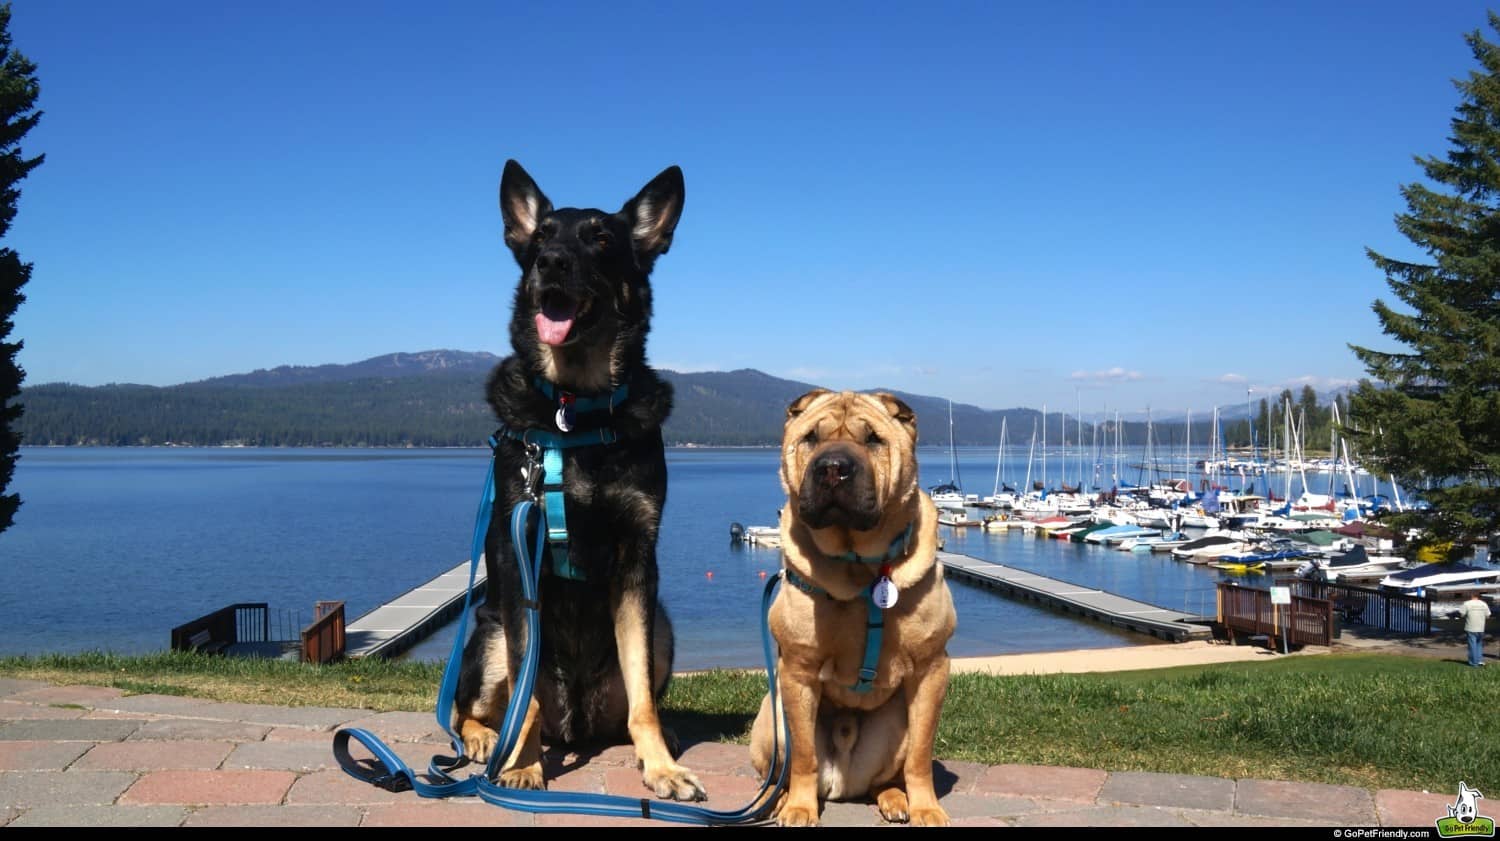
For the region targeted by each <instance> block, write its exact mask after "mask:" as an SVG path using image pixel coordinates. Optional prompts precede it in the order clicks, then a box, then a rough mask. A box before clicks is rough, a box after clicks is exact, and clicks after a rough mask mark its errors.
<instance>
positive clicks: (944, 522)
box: [938, 508, 983, 528]
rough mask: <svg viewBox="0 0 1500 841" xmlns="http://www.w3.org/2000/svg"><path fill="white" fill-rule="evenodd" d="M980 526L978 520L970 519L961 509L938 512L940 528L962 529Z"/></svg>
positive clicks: (980, 523)
mask: <svg viewBox="0 0 1500 841" xmlns="http://www.w3.org/2000/svg"><path fill="white" fill-rule="evenodd" d="M982 524H983V522H982V521H980V520H974V519H971V518H970V517H969V512H968V511H965V510H963V509H962V508H960V509H958V510H957V511H952V510H948V511H940V512H938V525H940V526H953V527H957V528H963V527H965V526H978V525H982Z"/></svg>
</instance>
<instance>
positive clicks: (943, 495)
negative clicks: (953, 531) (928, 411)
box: [930, 400, 968, 511]
mask: <svg viewBox="0 0 1500 841" xmlns="http://www.w3.org/2000/svg"><path fill="white" fill-rule="evenodd" d="M948 471H949V474H948V475H949V478H948V481H947V482H945V483H944V484H941V485H937V486H935V487H933V488H932V490H931V491H930V495H931V497H932V504H933V505H936V506H937V507H938V509H939V510H944V509H946V510H949V511H963V510H965V506H966V505H967V504H968V498H967V497H966V496H964V489H963V485H961V484H960V483H959V481H958V447H957V445H956V444H954V442H953V401H952V400H949V401H948Z"/></svg>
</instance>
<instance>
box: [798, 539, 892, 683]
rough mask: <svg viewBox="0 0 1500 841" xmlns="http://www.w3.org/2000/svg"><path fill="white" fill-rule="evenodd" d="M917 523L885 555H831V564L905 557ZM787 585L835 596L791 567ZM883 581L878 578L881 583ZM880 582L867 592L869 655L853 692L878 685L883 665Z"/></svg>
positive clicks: (873, 562) (866, 641)
mask: <svg viewBox="0 0 1500 841" xmlns="http://www.w3.org/2000/svg"><path fill="white" fill-rule="evenodd" d="M914 525H915V524H912V523H908V524H907V526H906V528H905V529H903V530H902V532H901V533H900V534H898V535H896V539H895V540H892V541H891V545H890V546H888V547H886V550H885V554H883V555H857V554H855V553H854V551H853V550H850V551H848V552H845V553H843V554H842V555H830V556H829V558H828V560H830V561H846V562H848V563H851V564H884V563H886V562H888V561H894V560H896V559H897V558H901V557H904V556H905V555H906V553H907V551H908V550H910V549H911V530H912V528H913V526H914ZM785 572H786V582H787V583H788V584H790V585H792V586H793V587H796V588H797V589H798V590H801V591H802V592H804V593H806V594H808V595H809V596H817V595H822V596H827V597H828V598H830V599H831V598H833V596H832V595H831V594H830V593H829V592H828V591H827V590H824V589H823V588H822V587H819V586H818V585H816V584H813V583H812V582H811V581H808V580H806V579H804V578H803V577H802V576H800V575H798V574H797V573H795V572H793V571H792V570H791V569H790V568H788V569H786V570H785ZM878 580H879V579H877V581H878ZM875 584H876V581H872V582H870V586H868V587H866V588H865V589H864V593H863V595H864V598H865V653H864V657H863V658H861V662H860V666H859V679H858V680H856V681H855V682H854V685H853V686H850V687H849V689H850V691H853V692H858V693H860V694H864V693H866V692H869V691H870V690H871V689H872V688H874V686H875V675H876V674H878V667H879V665H880V643H881V640H882V639H883V638H884V637H885V609H884V608H882V607H881V606H880V605H879V604H878V603H877V602H876V601H875Z"/></svg>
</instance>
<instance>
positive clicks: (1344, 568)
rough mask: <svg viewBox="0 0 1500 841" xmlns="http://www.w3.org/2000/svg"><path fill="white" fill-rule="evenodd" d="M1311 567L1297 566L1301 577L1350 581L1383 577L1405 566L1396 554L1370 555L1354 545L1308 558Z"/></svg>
mask: <svg viewBox="0 0 1500 841" xmlns="http://www.w3.org/2000/svg"><path fill="white" fill-rule="evenodd" d="M1310 564H1311V567H1310V568H1307V569H1305V570H1304V568H1303V567H1299V568H1298V572H1299V575H1301V576H1302V577H1303V578H1317V579H1321V580H1323V581H1344V582H1347V581H1351V580H1360V579H1364V580H1368V579H1371V578H1383V577H1385V576H1388V575H1391V574H1393V573H1395V572H1398V571H1399V570H1401V569H1402V568H1404V567H1405V566H1406V559H1405V558H1402V557H1400V556H1397V555H1371V554H1369V553H1368V552H1367V551H1366V550H1365V547H1363V546H1359V545H1356V546H1355V547H1354V548H1352V549H1350V550H1348V551H1347V552H1342V553H1340V554H1337V555H1332V556H1329V557H1326V558H1319V557H1314V558H1312V559H1310Z"/></svg>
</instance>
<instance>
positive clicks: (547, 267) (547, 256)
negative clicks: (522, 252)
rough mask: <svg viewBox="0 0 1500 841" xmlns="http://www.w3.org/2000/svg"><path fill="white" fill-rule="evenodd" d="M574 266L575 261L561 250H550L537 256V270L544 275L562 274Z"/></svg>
mask: <svg viewBox="0 0 1500 841" xmlns="http://www.w3.org/2000/svg"><path fill="white" fill-rule="evenodd" d="M572 265H573V259H572V258H571V257H570V256H568V252H567V251H566V250H564V249H561V248H548V249H545V250H543V251H542V253H540V254H538V255H536V270H537V271H539V272H541V273H542V274H552V273H557V274H562V273H563V272H566V271H567V270H568V268H569V267H570V266H572Z"/></svg>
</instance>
